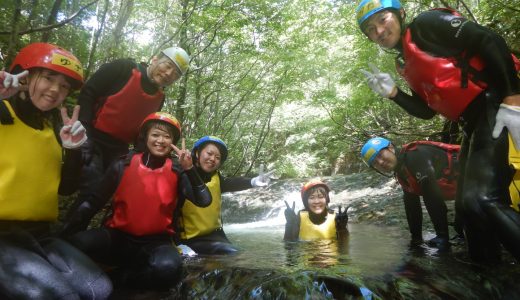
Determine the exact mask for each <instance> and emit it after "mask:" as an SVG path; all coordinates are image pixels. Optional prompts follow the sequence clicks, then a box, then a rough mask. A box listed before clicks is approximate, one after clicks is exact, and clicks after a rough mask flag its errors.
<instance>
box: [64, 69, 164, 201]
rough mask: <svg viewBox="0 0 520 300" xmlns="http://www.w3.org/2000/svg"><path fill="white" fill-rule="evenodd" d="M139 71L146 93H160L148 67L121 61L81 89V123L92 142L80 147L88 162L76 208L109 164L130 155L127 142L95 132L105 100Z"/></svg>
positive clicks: (98, 71) (96, 187) (97, 186)
mask: <svg viewBox="0 0 520 300" xmlns="http://www.w3.org/2000/svg"><path fill="white" fill-rule="evenodd" d="M136 68H137V69H138V70H139V72H140V73H141V88H142V89H143V91H144V92H145V93H147V94H149V95H153V94H155V93H157V92H158V91H159V88H158V87H157V86H156V85H154V84H153V83H152V82H151V81H150V79H149V78H148V76H147V73H146V68H147V65H146V64H144V63H141V64H136V62H135V61H133V60H131V59H119V60H115V61H113V62H110V63H107V64H104V65H102V66H101V67H100V68H99V70H97V71H96V72H95V73H94V74H93V75H92V76H91V77H90V78H89V80H88V81H87V82H86V83H85V85H84V86H83V88H82V89H81V92H80V94H79V96H78V103H79V105H80V106H81V110H80V113H79V120H80V121H81V123H82V124H83V126H85V128H86V129H87V134H88V137H89V140H88V141H87V143H85V144H84V145H83V146H82V148H81V149H82V151H83V152H84V153H85V157H86V158H87V163H86V164H85V165H84V166H83V168H82V171H81V181H80V186H79V195H78V200H77V201H76V203H75V204H74V206H78V205H80V204H81V203H83V202H84V201H88V200H90V198H92V197H93V194H94V192H95V191H96V190H97V189H98V188H99V184H100V180H101V178H103V175H104V174H105V171H106V170H107V168H108V167H109V166H110V164H111V163H112V162H114V161H115V160H117V159H118V158H119V157H121V156H122V155H125V154H126V153H127V152H128V147H129V145H128V143H125V142H123V141H120V140H118V139H116V138H115V137H113V136H111V135H109V134H107V133H105V132H103V131H100V130H98V129H96V128H95V127H94V120H95V119H96V117H97V113H98V112H99V110H100V109H101V108H102V106H103V105H104V102H105V101H106V99H107V98H108V97H110V96H112V95H115V94H118V93H119V92H120V91H121V90H122V89H123V88H124V87H125V85H126V84H127V83H128V81H129V80H130V78H131V76H132V71H133V70H134V69H136ZM163 101H164V99H163ZM161 107H162V105H161ZM160 109H161V108H159V109H158V110H160ZM136 131H137V130H136Z"/></svg>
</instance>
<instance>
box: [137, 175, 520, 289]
mask: <svg viewBox="0 0 520 300" xmlns="http://www.w3.org/2000/svg"><path fill="white" fill-rule="evenodd" d="M326 180H327V182H328V183H329V185H330V186H331V188H332V190H333V193H332V194H331V207H332V208H335V207H337V206H338V205H343V206H344V207H346V206H351V208H350V209H349V216H350V220H349V231H350V235H349V239H348V240H347V241H343V242H341V243H339V242H337V241H335V240H334V241H329V240H324V241H315V242H284V241H283V234H284V224H285V219H284V216H283V210H284V209H285V203H284V201H287V202H288V203H290V204H292V201H295V203H296V204H297V205H296V206H297V209H299V208H301V206H302V205H301V200H300V194H299V187H300V186H301V183H302V182H303V181H302V180H288V181H278V182H275V183H274V184H272V185H271V186H270V187H269V188H264V189H251V190H248V191H242V192H237V193H229V194H226V195H225V197H224V199H223V211H224V213H223V219H224V222H225V226H224V231H225V232H226V234H227V235H228V238H229V239H230V240H231V241H232V243H233V244H234V245H236V246H237V247H238V248H240V250H241V251H240V252H239V253H238V254H236V255H231V256H207V257H201V256H195V257H191V258H186V261H185V262H186V278H185V280H184V281H183V282H182V283H181V284H180V285H179V286H178V288H177V289H175V290H173V291H172V292H171V293H170V294H168V295H163V296H164V297H157V298H155V299H159V298H164V299H520V286H519V280H520V266H519V265H518V264H517V263H515V262H514V260H513V259H512V258H511V257H510V256H509V255H508V254H507V253H504V259H503V262H501V263H499V264H494V265H485V264H474V263H472V262H471V261H470V260H469V259H468V258H467V255H466V252H465V249H464V243H463V241H454V243H453V246H452V250H451V251H449V252H447V253H438V252H437V251H436V249H433V248H429V247H427V246H425V245H423V246H421V247H413V248H411V247H410V246H409V245H408V242H409V234H408V232H407V231H406V219H405V217H404V213H403V211H402V210H403V208H402V204H401V202H400V201H401V200H400V195H401V194H400V190H399V188H398V186H397V185H396V184H395V183H393V182H391V180H390V181H389V180H387V179H381V178H380V177H378V176H375V177H374V176H369V175H367V174H355V175H350V176H341V177H339V176H338V177H330V178H326ZM367 216H379V219H374V218H372V217H367ZM374 220H376V221H374ZM377 220H379V221H377ZM381 220H384V221H383V222H380V221H381ZM424 222H425V223H429V218H428V216H427V215H425V216H424ZM425 231H426V233H425V238H429V237H430V238H431V237H433V233H432V231H431V224H430V225H428V224H425ZM143 299H144V298H143Z"/></svg>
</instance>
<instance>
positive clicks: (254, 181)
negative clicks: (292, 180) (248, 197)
mask: <svg viewBox="0 0 520 300" xmlns="http://www.w3.org/2000/svg"><path fill="white" fill-rule="evenodd" d="M258 173H259V174H258V176H256V177H253V178H251V185H252V186H253V187H263V186H267V185H268V184H269V182H270V181H271V174H273V173H274V170H272V171H270V172H267V173H264V165H260V170H259V172H258Z"/></svg>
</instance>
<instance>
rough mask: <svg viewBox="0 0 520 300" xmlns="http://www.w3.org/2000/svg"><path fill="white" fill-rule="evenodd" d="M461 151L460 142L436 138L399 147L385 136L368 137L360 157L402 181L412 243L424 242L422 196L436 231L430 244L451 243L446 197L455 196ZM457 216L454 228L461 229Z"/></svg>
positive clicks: (445, 245) (443, 246)
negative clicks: (441, 140)
mask: <svg viewBox="0 0 520 300" xmlns="http://www.w3.org/2000/svg"><path fill="white" fill-rule="evenodd" d="M459 152H460V146H459V145H452V144H445V143H440V142H435V141H415V142H411V143H408V144H405V145H403V146H402V147H399V148H398V147H396V146H394V144H392V142H390V141H389V140H388V139H385V138H382V137H374V138H371V139H369V140H368V141H367V142H366V143H365V145H363V147H362V148H361V158H362V159H363V161H364V162H365V163H366V164H367V165H368V166H369V167H370V168H372V169H374V170H375V171H377V172H378V173H380V174H382V175H385V176H388V177H390V176H394V177H395V178H396V179H397V181H398V182H399V184H400V185H401V188H402V189H403V202H404V209H405V212H406V220H407V221H408V228H409V230H410V234H411V245H412V246H418V245H421V244H422V243H423V235H422V219H423V218H422V208H421V202H420V198H421V197H422V199H423V202H424V205H425V207H426V211H427V212H428V214H429V215H430V220H431V222H432V224H433V228H434V230H435V234H436V236H435V237H434V238H433V239H430V240H428V241H427V244H428V245H429V246H432V247H436V248H438V249H439V250H442V251H445V250H448V248H449V247H450V243H449V231H448V216H447V213H448V208H447V206H446V204H445V202H444V201H446V200H454V199H455V195H456V190H457V179H458V177H459V174H460V173H459V163H458V157H459ZM455 219H456V220H455V221H456V226H455V227H456V228H455V229H456V231H458V232H460V231H461V228H460V226H458V225H460V224H458V223H457V222H458V221H459V220H458V219H457V216H456V217H455Z"/></svg>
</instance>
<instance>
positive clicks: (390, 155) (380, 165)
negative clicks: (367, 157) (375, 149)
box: [372, 147, 397, 173]
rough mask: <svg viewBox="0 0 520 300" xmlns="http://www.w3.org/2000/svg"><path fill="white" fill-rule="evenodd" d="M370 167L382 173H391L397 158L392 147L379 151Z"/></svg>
mask: <svg viewBox="0 0 520 300" xmlns="http://www.w3.org/2000/svg"><path fill="white" fill-rule="evenodd" d="M372 166H373V167H374V168H376V169H377V170H379V171H380V172H383V173H391V172H393V171H394V169H395V167H396V166H397V156H396V155H395V153H394V149H393V147H392V148H385V149H383V150H381V151H379V153H378V154H377V156H376V158H375V159H374V161H373V162H372Z"/></svg>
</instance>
